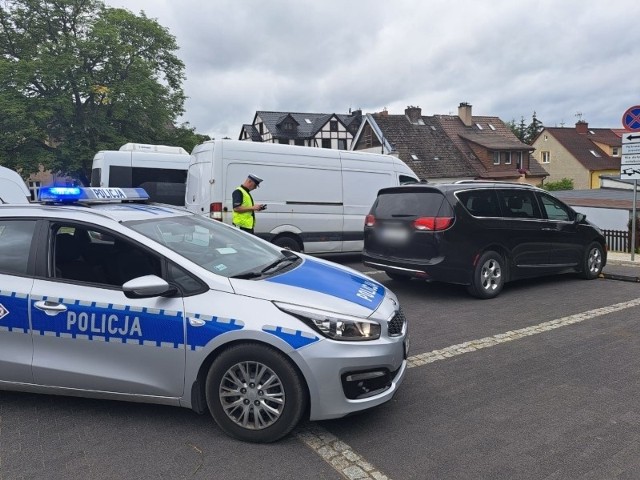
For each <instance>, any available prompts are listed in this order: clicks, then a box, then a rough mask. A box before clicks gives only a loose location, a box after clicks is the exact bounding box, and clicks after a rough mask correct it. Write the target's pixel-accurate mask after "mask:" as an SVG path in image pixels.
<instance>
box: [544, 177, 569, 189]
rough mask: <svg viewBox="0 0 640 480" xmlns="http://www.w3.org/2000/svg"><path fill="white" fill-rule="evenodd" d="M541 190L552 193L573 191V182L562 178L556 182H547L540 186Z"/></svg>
mask: <svg viewBox="0 0 640 480" xmlns="http://www.w3.org/2000/svg"><path fill="white" fill-rule="evenodd" d="M542 188H544V189H545V190H547V191H549V192H552V191H555V190H573V180H572V179H570V178H563V179H562V180H560V181H558V182H549V183H545V184H543V185H542Z"/></svg>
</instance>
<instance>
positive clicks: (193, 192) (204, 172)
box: [185, 162, 217, 215]
mask: <svg viewBox="0 0 640 480" xmlns="http://www.w3.org/2000/svg"><path fill="white" fill-rule="evenodd" d="M211 180H213V175H212V164H211V162H200V163H192V164H191V165H189V171H188V172H187V187H186V193H185V207H187V209H188V210H189V211H191V212H193V213H198V214H200V215H209V213H210V203H211V202H212V201H213V200H212V198H213V190H214V188H216V187H217V185H215V184H214V183H213V182H211Z"/></svg>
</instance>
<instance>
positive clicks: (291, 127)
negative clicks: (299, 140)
mask: <svg viewBox="0 0 640 480" xmlns="http://www.w3.org/2000/svg"><path fill="white" fill-rule="evenodd" d="M284 129H285V130H287V131H291V130H293V123H291V122H287V123H285V124H284Z"/></svg>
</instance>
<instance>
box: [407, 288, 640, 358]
mask: <svg viewBox="0 0 640 480" xmlns="http://www.w3.org/2000/svg"><path fill="white" fill-rule="evenodd" d="M637 306H640V298H636V299H635V300H629V301H628V302H622V303H616V304H615V305H609V306H608V307H602V308H596V309H594V310H588V311H586V312H582V313H576V314H574V315H569V316H567V317H562V318H558V319H556V320H551V321H548V322H543V323H539V324H537V325H533V326H531V327H526V328H520V329H518V330H510V331H508V332H506V333H499V334H497V335H493V336H491V337H484V338H480V339H477V340H471V341H468V342H464V343H459V344H457V345H451V346H450V347H446V348H443V349H440V350H433V351H432V352H428V353H421V354H418V355H412V356H410V357H409V358H408V359H407V360H408V365H407V366H408V367H409V368H412V367H419V366H421V365H426V364H428V363H433V362H437V361H438V360H444V359H446V358H451V357H456V356H458V355H462V354H464V353H470V352H475V351H476V350H480V349H482V348H489V347H495V346H496V345H499V344H501V343H505V342H511V341H513V340H518V339H519V338H524V337H529V336H531V335H538V334H539V333H545V332H548V331H549V330H554V329H556V328H560V327H566V326H567V325H573V324H574V323H580V322H584V321H585V320H591V319H592V318H597V317H601V316H602V315H607V314H609V313H613V312H619V311H620V310H625V309H627V308H632V307H637Z"/></svg>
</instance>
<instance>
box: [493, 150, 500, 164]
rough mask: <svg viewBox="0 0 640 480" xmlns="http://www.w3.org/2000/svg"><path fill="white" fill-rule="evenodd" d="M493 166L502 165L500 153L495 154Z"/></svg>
mask: <svg viewBox="0 0 640 480" xmlns="http://www.w3.org/2000/svg"><path fill="white" fill-rule="evenodd" d="M493 164H494V165H500V152H493Z"/></svg>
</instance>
